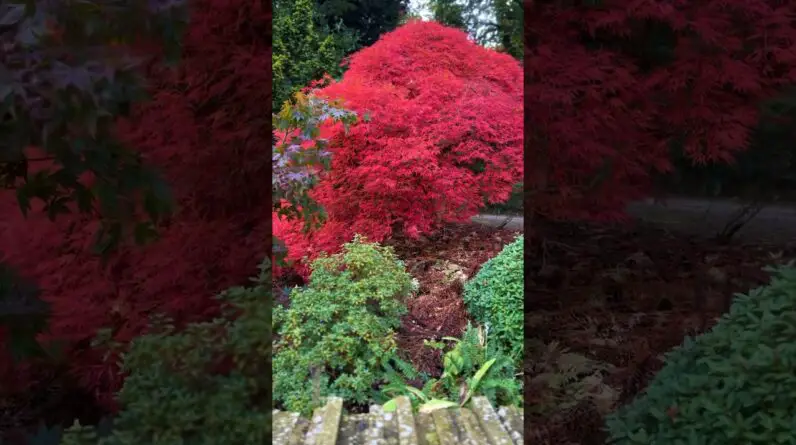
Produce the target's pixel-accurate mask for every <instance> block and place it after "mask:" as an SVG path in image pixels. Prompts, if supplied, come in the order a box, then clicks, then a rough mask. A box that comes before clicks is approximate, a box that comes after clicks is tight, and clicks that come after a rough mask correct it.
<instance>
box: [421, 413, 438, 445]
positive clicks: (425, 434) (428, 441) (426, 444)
mask: <svg viewBox="0 0 796 445" xmlns="http://www.w3.org/2000/svg"><path fill="white" fill-rule="evenodd" d="M417 431H418V434H417V439H418V444H419V445H439V437H437V429H436V427H435V426H434V418H433V417H432V416H431V413H417Z"/></svg>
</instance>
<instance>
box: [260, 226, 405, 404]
mask: <svg viewBox="0 0 796 445" xmlns="http://www.w3.org/2000/svg"><path fill="white" fill-rule="evenodd" d="M410 292H411V277H410V276H409V274H408V273H407V272H406V269H405V267H404V265H403V263H402V262H401V261H399V260H398V259H397V258H396V257H395V255H394V254H393V252H392V249H391V248H389V247H381V246H379V245H378V244H369V243H366V242H365V240H364V239H363V238H361V237H359V236H357V237H355V238H354V241H353V242H351V243H348V244H345V245H344V246H343V251H342V252H341V253H339V254H337V255H334V256H331V257H321V258H319V259H317V260H315V261H314V262H313V263H312V274H311V276H310V281H309V285H308V286H307V287H305V288H303V289H299V288H296V289H295V290H294V291H293V292H292V294H291V295H290V299H291V301H290V308H288V309H283V308H282V307H275V308H274V332H275V333H276V334H277V335H275V345H274V359H273V363H274V366H273V376H274V400H275V401H279V402H280V403H281V404H282V406H283V407H284V408H285V409H286V410H289V411H295V412H301V413H303V414H309V413H311V412H312V409H313V408H316V407H318V406H320V405H321V404H322V403H323V400H321V398H323V397H327V396H330V395H334V396H338V397H342V398H343V399H344V400H346V401H347V402H353V403H360V404H363V403H368V402H369V401H370V400H371V396H372V395H373V391H374V389H375V388H376V386H377V385H378V384H380V383H381V381H382V379H383V368H384V365H385V364H387V363H388V362H389V361H390V360H391V359H393V358H394V357H395V356H396V353H397V349H396V348H397V347H396V339H395V334H396V332H395V331H396V329H397V328H398V326H399V325H400V317H401V315H403V314H405V313H406V305H405V304H406V303H405V298H406V297H407V296H408V295H409V293H410Z"/></svg>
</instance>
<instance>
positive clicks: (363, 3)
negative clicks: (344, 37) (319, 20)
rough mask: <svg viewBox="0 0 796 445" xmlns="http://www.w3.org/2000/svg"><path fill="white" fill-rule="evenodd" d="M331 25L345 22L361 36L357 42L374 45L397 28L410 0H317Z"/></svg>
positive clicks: (362, 45) (360, 44)
mask: <svg viewBox="0 0 796 445" xmlns="http://www.w3.org/2000/svg"><path fill="white" fill-rule="evenodd" d="M317 1H318V10H319V12H320V13H321V17H323V18H324V20H325V23H326V25H327V26H330V27H331V26H334V25H335V24H337V23H340V22H342V24H343V25H344V26H345V27H346V28H348V29H350V30H351V31H353V32H354V33H355V34H356V36H357V38H358V39H357V46H358V47H365V46H370V45H372V44H374V43H375V42H376V40H378V39H379V37H380V36H381V35H382V34H384V33H385V32H389V31H392V30H393V29H395V28H396V27H397V26H398V24H399V22H400V20H401V16H402V15H403V14H404V13H405V12H406V10H407V9H408V5H409V1H408V0H317Z"/></svg>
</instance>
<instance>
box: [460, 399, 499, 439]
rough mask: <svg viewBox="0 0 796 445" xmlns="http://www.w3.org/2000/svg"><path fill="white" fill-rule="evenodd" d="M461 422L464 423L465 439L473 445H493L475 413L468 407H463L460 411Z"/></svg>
mask: <svg viewBox="0 0 796 445" xmlns="http://www.w3.org/2000/svg"><path fill="white" fill-rule="evenodd" d="M459 422H460V424H461V425H462V427H463V429H464V431H465V433H464V439H465V441H467V443H468V444H471V445H492V442H491V441H490V440H489V437H487V435H486V433H485V432H484V430H483V428H481V424H480V423H479V422H478V419H477V418H476V417H475V414H473V412H472V411H471V410H469V409H467V408H462V409H461V410H460V411H459Z"/></svg>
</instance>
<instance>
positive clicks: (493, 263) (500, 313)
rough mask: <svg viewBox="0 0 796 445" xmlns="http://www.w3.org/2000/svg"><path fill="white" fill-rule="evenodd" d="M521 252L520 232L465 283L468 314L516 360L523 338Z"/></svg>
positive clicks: (521, 239) (519, 354)
mask: <svg viewBox="0 0 796 445" xmlns="http://www.w3.org/2000/svg"><path fill="white" fill-rule="evenodd" d="M522 252H523V237H522V235H520V236H519V237H517V239H516V240H515V241H514V242H512V243H511V244H508V245H506V246H505V247H504V248H503V250H502V251H501V252H500V253H499V254H498V255H497V256H496V257H494V258H492V259H491V260H489V261H487V262H486V263H484V265H483V266H481V270H480V271H478V273H477V274H476V276H475V277H473V279H472V280H470V281H469V282H467V284H465V286H464V302H465V304H467V308H468V310H469V312H470V315H472V316H473V318H475V319H476V320H478V321H479V322H480V323H483V324H485V325H486V326H487V328H488V335H489V337H490V338H494V339H495V341H496V342H497V343H498V345H499V346H500V347H501V348H503V349H504V351H505V352H506V353H507V354H509V356H511V357H512V358H513V359H514V360H516V361H517V362H520V361H522V353H523V341H524V339H523V320H524V313H523V305H524V299H523V274H522V266H523V258H522Z"/></svg>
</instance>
